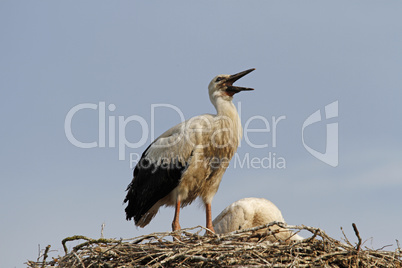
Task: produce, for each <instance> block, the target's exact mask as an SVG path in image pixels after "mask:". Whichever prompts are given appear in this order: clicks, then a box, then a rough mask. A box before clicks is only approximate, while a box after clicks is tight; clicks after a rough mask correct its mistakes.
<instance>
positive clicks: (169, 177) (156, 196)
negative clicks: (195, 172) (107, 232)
mask: <svg viewBox="0 0 402 268" xmlns="http://www.w3.org/2000/svg"><path fill="white" fill-rule="evenodd" d="M210 119H211V115H203V116H199V117H196V118H192V119H190V120H193V122H191V124H189V121H186V122H183V123H181V124H178V125H177V126H175V127H173V128H171V129H169V130H168V131H166V132H165V133H163V134H162V135H161V136H159V137H158V138H157V139H156V140H155V141H154V142H153V143H151V145H149V147H148V148H147V149H146V150H145V152H144V153H143V154H142V157H141V160H140V161H139V162H138V164H137V165H136V167H135V169H134V178H133V180H132V182H131V183H130V184H129V185H128V187H127V191H128V192H127V196H126V198H125V200H124V202H127V201H128V205H127V207H126V209H125V211H126V218H127V220H130V219H131V218H134V221H135V224H136V225H138V226H141V227H143V226H145V225H147V224H148V223H149V221H150V220H151V219H152V218H153V216H154V215H155V214H156V212H157V211H155V212H152V215H149V214H150V213H151V212H149V210H150V209H151V208H152V206H153V205H155V204H156V203H157V202H158V201H159V200H160V199H162V198H164V197H165V196H167V195H168V194H169V193H170V192H171V191H172V190H173V189H174V188H176V187H177V186H178V185H179V183H180V179H181V176H182V173H183V172H184V171H185V170H186V168H187V165H188V164H189V163H190V160H191V157H192V153H193V150H194V148H196V147H197V144H199V140H200V138H199V136H200V135H203V134H205V133H203V132H202V131H201V132H198V133H200V134H199V135H197V133H196V132H197V129H205V125H206V122H210V121H209V120H210ZM194 130H195V132H194ZM194 133H195V134H194ZM197 137H198V138H197Z"/></svg>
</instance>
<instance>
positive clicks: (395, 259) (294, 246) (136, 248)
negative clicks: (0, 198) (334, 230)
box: [27, 222, 402, 268]
mask: <svg viewBox="0 0 402 268" xmlns="http://www.w3.org/2000/svg"><path fill="white" fill-rule="evenodd" d="M274 225H276V226H279V227H281V228H283V229H288V230H291V231H293V232H296V233H297V232H300V231H301V230H305V231H308V232H309V233H310V234H311V235H310V237H308V238H306V239H303V240H301V241H290V240H287V241H278V242H274V243H272V242H269V237H271V238H272V236H275V234H277V233H278V232H280V231H281V229H275V230H272V229H274V228H272V227H273V226H274ZM283 229H282V231H283ZM353 229H354V232H355V234H356V236H357V238H358V243H357V244H356V245H352V244H351V243H350V242H349V240H348V239H347V238H346V236H345V234H344V238H345V239H344V240H345V241H344V242H340V241H338V240H336V239H333V238H331V237H329V236H328V235H327V234H326V233H325V232H324V231H322V230H321V229H318V228H313V227H307V226H290V225H286V224H284V223H280V222H272V223H269V224H266V225H263V226H259V227H254V228H250V229H247V230H239V231H235V232H232V233H228V234H221V235H217V234H209V235H201V233H204V231H206V233H208V230H207V229H205V228H204V227H201V226H198V227H194V228H189V229H182V230H180V231H175V232H166V233H152V234H149V235H144V236H140V237H136V238H132V239H120V240H115V239H104V238H101V239H90V238H87V237H84V236H72V237H68V238H65V239H64V240H63V241H62V244H63V247H64V251H65V255H64V256H62V257H58V258H53V260H51V261H48V260H47V257H48V252H49V249H50V246H48V247H46V249H45V251H44V253H43V254H42V255H41V256H39V258H38V260H37V261H28V262H27V264H28V267H85V268H89V267H133V266H149V267H166V266H170V267H177V266H180V267H216V266H219V267H228V266H234V267H261V266H266V267H402V252H401V248H400V246H399V243H398V241H397V243H398V247H397V249H396V250H395V251H384V250H381V249H380V250H373V249H368V248H365V249H363V248H361V246H362V240H361V238H360V235H359V232H358V230H357V228H356V225H354V224H353ZM262 230H264V232H261V231H262ZM80 239H83V240H85V242H83V243H81V244H78V245H77V246H75V247H74V248H73V249H72V251H71V252H68V250H67V246H66V243H67V242H70V241H76V240H80ZM41 259H42V260H41Z"/></svg>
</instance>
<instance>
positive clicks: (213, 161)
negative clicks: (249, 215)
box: [124, 69, 254, 232]
mask: <svg viewBox="0 0 402 268" xmlns="http://www.w3.org/2000/svg"><path fill="white" fill-rule="evenodd" d="M253 70H254V69H249V70H246V71H243V72H240V73H237V74H234V75H218V76H216V77H215V78H214V79H212V81H211V82H210V83H209V86H208V90H209V98H210V100H211V102H212V104H213V105H214V106H215V108H216V111H217V114H216V115H212V114H204V115H201V116H196V117H193V118H191V119H189V120H187V121H185V122H182V123H180V124H178V125H177V126H174V127H172V128H171V129H169V130H168V131H166V132H165V133H163V134H162V135H161V136H159V137H158V138H157V139H156V140H155V141H154V142H152V143H151V144H150V145H149V147H148V148H147V149H146V150H145V152H144V153H143V154H142V157H141V160H140V161H139V162H138V163H137V165H136V167H135V169H134V178H133V180H132V181H131V183H130V184H129V185H128V187H127V191H128V192H127V196H126V198H125V200H124V202H128V205H127V207H126V209H125V211H126V219H127V220H131V219H132V218H134V221H135V225H136V226H140V227H144V226H146V225H147V224H148V223H149V222H150V221H151V220H152V218H153V217H154V216H155V214H156V213H157V212H158V210H159V207H160V206H162V205H165V206H175V214H174V218H173V223H172V229H173V231H176V230H179V229H181V227H180V224H179V213H180V208H181V207H184V206H186V205H188V204H191V202H193V201H194V200H195V199H196V198H197V197H200V198H201V199H202V201H203V202H204V204H205V210H206V227H207V228H208V229H209V230H211V231H212V232H214V229H213V226H212V216H211V202H212V199H213V197H214V195H215V193H216V191H217V190H218V187H219V184H220V182H221V179H222V176H223V174H224V172H225V170H226V168H227V167H228V164H229V161H230V160H231V159H232V157H233V155H234V153H235V152H236V150H237V147H238V145H239V142H240V139H241V137H242V132H243V130H242V127H241V122H240V118H239V115H238V113H237V110H236V107H235V106H234V104H233V103H232V99H233V95H234V94H236V93H238V92H240V91H245V90H253V89H252V88H246V87H238V86H233V83H234V82H235V81H236V80H238V79H239V78H241V77H243V76H245V75H246V74H248V73H250V72H252V71H253Z"/></svg>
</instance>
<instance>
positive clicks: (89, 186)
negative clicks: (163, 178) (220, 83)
mask: <svg viewBox="0 0 402 268" xmlns="http://www.w3.org/2000/svg"><path fill="white" fill-rule="evenodd" d="M401 11H402V4H401V3H400V2H398V1H387V2H380V1H353V2H350V1H336V2H335V1H332V2H327V1H325V2H322V1H308V2H306V1H305V2H300V1H298V2H296V1H292V2H291V1H219V2H217V1H202V2H195V1H175V2H172V1H170V2H162V1H148V2H144V3H140V2H139V1H118V2H117V1H113V2H112V1H85V2H79V1H73V2H71V1H69V2H59V1H2V2H1V3H0V36H1V45H0V46H1V50H0V53H1V61H0V70H1V76H0V88H1V101H2V105H1V106H0V109H1V129H0V133H1V134H0V135H1V141H0V142H1V148H2V150H1V153H0V161H1V169H0V226H1V228H0V241H1V242H0V254H1V255H0V266H1V267H23V266H24V265H23V262H25V261H26V260H27V259H36V257H37V255H38V244H40V247H41V248H44V247H46V245H48V244H51V245H52V249H53V250H59V251H58V252H52V254H53V256H55V255H57V254H62V247H61V240H62V239H63V238H65V237H67V236H71V235H76V234H82V235H86V236H89V237H93V238H97V237H99V236H100V229H101V227H100V226H101V224H102V223H105V225H106V226H105V230H104V234H105V236H106V237H112V238H120V237H124V238H129V237H135V236H138V235H142V234H146V233H151V232H157V231H167V230H170V226H171V220H172V218H173V209H172V208H163V209H161V211H160V213H159V214H158V215H157V216H156V217H155V218H154V220H153V221H152V222H151V224H150V225H149V226H147V227H146V228H144V229H137V228H136V227H134V225H133V223H132V222H127V221H126V220H125V215H124V206H123V204H122V201H123V199H124V197H125V189H126V187H127V185H128V183H129V182H130V181H131V176H132V175H131V174H132V170H131V168H130V161H129V156H130V154H132V155H135V154H141V153H142V152H143V150H144V149H145V148H146V147H147V146H148V144H149V143H150V142H151V132H152V131H151V130H153V132H154V135H155V136H158V135H159V134H161V133H163V132H164V131H165V130H166V129H168V128H169V127H171V126H173V125H175V124H177V123H179V122H180V116H179V113H178V112H177V111H175V110H173V109H172V108H167V107H159V108H155V109H154V117H153V119H154V120H153V122H154V124H153V129H151V122H152V121H151V120H152V116H151V107H152V105H155V104H168V105H172V106H174V107H177V108H178V109H179V110H180V111H181V112H182V114H183V115H184V117H185V118H186V119H188V118H190V117H192V116H195V115H199V114H203V113H214V112H215V111H214V108H213V106H212V105H211V104H210V102H209V98H208V95H207V85H208V83H209V82H210V80H211V79H212V78H213V77H214V76H215V75H217V74H222V73H227V74H232V73H236V72H239V71H243V70H246V69H248V68H256V71H254V72H253V73H251V74H249V75H247V76H246V77H244V78H242V79H241V80H239V81H238V82H237V84H238V85H243V86H248V87H253V88H255V91H253V92H244V93H240V94H238V95H236V96H235V99H234V103H235V104H236V105H237V106H239V105H240V106H241V117H242V123H243V126H244V125H245V124H246V123H247V121H249V124H248V126H249V129H264V128H266V125H265V124H264V122H268V123H269V126H270V127H272V123H273V120H272V117H274V118H276V119H277V118H279V117H281V116H284V117H285V118H284V119H283V120H282V121H280V122H279V123H278V125H277V129H276V146H275V147H274V146H273V131H272V128H271V131H270V132H254V133H252V132H248V134H247V135H248V136H247V137H248V139H249V141H251V142H252V143H253V144H254V145H255V144H259V145H261V144H267V145H268V146H266V147H264V148H255V146H252V145H251V144H250V143H249V142H246V141H245V140H244V139H243V141H242V145H241V147H240V148H239V149H238V154H237V156H238V159H240V160H241V161H244V158H245V157H246V156H247V155H248V157H249V159H253V158H255V159H257V160H256V161H258V160H262V159H264V158H265V159H267V158H268V157H269V155H270V154H271V161H273V160H272V156H273V154H275V157H276V161H279V159H280V158H281V159H283V161H285V163H286V166H285V168H274V167H272V166H271V167H270V168H268V167H266V166H265V167H261V166H256V165H254V166H251V165H249V166H248V167H247V166H246V165H244V166H243V167H242V168H241V167H240V166H239V162H235V161H234V160H233V161H232V163H231V166H230V167H229V169H228V170H227V172H226V173H225V175H224V178H223V180H222V183H221V186H220V189H219V191H218V193H217V194H216V196H215V198H214V202H213V203H212V212H213V217H215V216H217V215H218V214H219V213H220V211H222V210H223V209H224V208H225V207H226V206H227V205H229V204H230V203H232V202H234V201H236V200H239V199H241V198H244V197H264V198H267V199H269V200H271V201H272V202H274V203H275V204H276V205H277V206H278V207H279V208H280V209H281V211H282V213H283V215H284V218H285V219H286V220H287V222H288V223H289V224H305V225H310V226H314V227H319V228H322V229H324V230H325V231H326V232H327V233H328V234H329V235H331V236H333V237H334V238H337V239H340V238H341V237H342V233H341V231H340V227H343V228H344V230H345V232H346V234H347V235H348V236H349V238H350V240H351V241H355V238H354V235H353V231H352V228H351V224H352V223H353V222H354V223H356V225H357V227H358V229H359V231H360V234H361V236H362V238H363V239H368V241H367V242H366V244H365V245H366V246H368V247H373V248H380V247H382V246H384V245H389V244H393V245H394V246H395V239H399V240H401V239H402V237H401V232H400V226H401V224H402V214H401V213H400V212H401V205H402V195H401V190H402V152H401V148H402V147H401V145H402V142H401V138H400V137H401V136H402V126H401V115H402V108H401V105H400V101H401V97H402V93H401V87H402V76H401V67H402V54H401V47H402V18H401V16H400V14H401ZM335 101H338V109H337V110H338V117H335V118H330V119H328V120H322V121H321V122H318V123H315V124H313V125H311V126H309V127H308V128H306V129H305V132H304V135H305V140H304V141H305V143H306V144H307V145H308V146H310V147H311V148H314V150H316V151H319V152H321V153H323V152H325V145H326V143H327V141H326V133H327V131H326V126H327V124H331V123H332V124H334V123H336V124H338V132H337V134H338V144H339V146H338V156H339V157H338V159H339V163H338V166H336V167H332V166H330V165H328V164H326V163H324V162H322V161H320V160H319V159H317V158H315V157H314V156H312V155H311V154H310V153H309V152H308V151H307V150H306V149H305V147H304V146H303V142H302V138H301V135H302V126H303V123H304V122H305V120H306V119H307V118H308V117H309V116H310V115H311V114H313V113H314V112H316V111H317V110H321V115H322V117H323V118H324V117H325V116H324V112H323V111H324V107H325V106H326V105H328V104H330V103H333V102H335ZM101 103H105V107H106V110H105V119H107V120H106V125H105V127H106V133H105V134H104V135H105V139H106V143H105V147H104V148H99V147H96V148H90V149H83V148H78V147H76V146H74V145H73V144H72V143H71V142H70V141H69V140H68V139H67V137H66V132H65V119H66V116H67V114H68V112H69V111H70V110H71V109H72V108H73V107H75V106H77V105H80V104H92V105H97V106H96V107H97V108H96V110H92V109H84V110H80V111H79V112H77V113H76V114H75V115H74V117H73V120H72V123H71V130H72V133H73V135H74V137H76V138H77V140H79V141H81V142H87V143H89V142H94V141H96V142H98V145H99V137H98V128H99V107H100V105H102V104H101ZM110 104H112V106H114V108H115V109H112V111H110V110H109V109H108V107H109V105H110ZM130 116H134V117H135V118H137V119H138V118H142V119H143V121H144V122H146V126H147V127H146V130H148V135H146V136H144V134H143V133H144V132H143V131H144V127H143V126H144V125H141V124H140V123H139V122H138V121H137V122H136V121H132V122H130V123H127V125H126V127H125V131H124V133H122V132H121V131H120V130H121V128H119V127H121V125H119V118H122V119H127V118H129V117H130ZM134 117H132V118H134ZM256 117H258V118H260V119H255V118H256ZM111 118H113V119H112V120H115V122H116V127H115V128H113V127H111V130H112V132H111V133H114V135H115V145H116V146H115V147H112V146H111V144H110V143H109V137H110V135H109V132H108V131H109V127H110V126H113V125H112V124H110V121H109V120H110V119H111ZM253 118H254V119H253ZM261 118H265V119H266V121H264V120H263V119H261ZM146 130H145V131H146ZM119 133H120V134H121V135H122V136H119ZM102 135H103V134H102ZM112 135H113V134H112ZM123 136H124V137H125V138H126V139H127V140H128V141H129V142H131V143H136V142H139V141H140V140H141V138H143V139H144V144H141V146H139V148H125V155H124V156H125V160H119V148H118V144H119V142H121V141H122V140H121V139H120V137H123ZM328 142H334V141H333V140H332V141H331V140H330V141H328ZM250 161H251V160H250ZM264 161H268V160H264ZM265 163H268V162H265ZM200 224H201V225H204V224H205V217H204V211H203V209H202V207H201V206H197V204H193V205H191V206H189V207H186V208H185V209H184V210H183V212H182V213H181V226H182V227H192V226H196V225H200ZM371 238H372V239H371ZM393 248H394V247H389V249H393Z"/></svg>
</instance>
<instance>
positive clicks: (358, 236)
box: [352, 223, 362, 252]
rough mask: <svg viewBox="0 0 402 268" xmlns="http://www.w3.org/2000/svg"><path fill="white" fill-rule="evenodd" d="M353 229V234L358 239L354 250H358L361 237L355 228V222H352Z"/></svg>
mask: <svg viewBox="0 0 402 268" xmlns="http://www.w3.org/2000/svg"><path fill="white" fill-rule="evenodd" d="M352 227H353V231H355V234H356V236H357V239H358V240H359V241H358V243H357V246H356V250H357V251H358V252H359V250H360V245H361V244H362V239H361V238H360V235H359V230H357V227H356V224H354V223H352Z"/></svg>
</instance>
